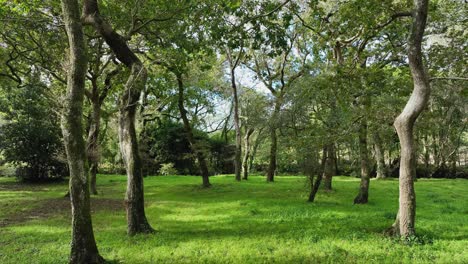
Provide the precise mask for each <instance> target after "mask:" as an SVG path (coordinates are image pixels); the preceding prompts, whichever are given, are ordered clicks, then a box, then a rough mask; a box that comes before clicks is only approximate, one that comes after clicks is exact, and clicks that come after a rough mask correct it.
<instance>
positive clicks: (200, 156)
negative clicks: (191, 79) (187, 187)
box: [176, 74, 211, 188]
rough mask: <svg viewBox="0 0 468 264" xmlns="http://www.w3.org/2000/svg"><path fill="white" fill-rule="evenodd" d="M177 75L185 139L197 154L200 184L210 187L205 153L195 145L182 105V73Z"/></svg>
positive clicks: (179, 104) (185, 111)
mask: <svg viewBox="0 0 468 264" xmlns="http://www.w3.org/2000/svg"><path fill="white" fill-rule="evenodd" d="M176 77H177V84H178V86H179V98H178V106H179V112H180V116H181V118H182V122H183V123H184V129H185V133H186V135H187V140H188V142H189V144H190V148H191V149H192V152H193V153H194V154H195V155H196V156H197V160H198V165H199V166H200V171H201V174H202V179H203V183H202V186H203V187H205V188H207V187H210V186H211V184H210V177H209V176H210V175H209V171H208V165H207V164H206V158H205V154H204V153H203V151H202V150H200V149H199V148H198V146H197V142H196V141H195V138H194V136H193V131H192V126H191V125H190V121H189V119H188V117H187V110H186V109H185V106H184V83H183V81H182V75H181V74H176Z"/></svg>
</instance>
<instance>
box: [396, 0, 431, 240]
mask: <svg viewBox="0 0 468 264" xmlns="http://www.w3.org/2000/svg"><path fill="white" fill-rule="evenodd" d="M413 3H414V11H413V13H412V17H413V23H412V27H411V32H410V36H409V39H408V61H409V66H410V70H411V75H412V78H413V85H414V87H413V92H412V94H411V96H410V98H409V100H408V102H407V103H406V105H405V108H404V109H403V111H402V112H401V114H400V115H399V116H398V117H397V118H396V120H395V123H394V126H395V129H396V131H397V133H398V138H399V139H400V146H401V150H400V155H401V158H400V182H399V185H400V186H399V187H400V195H399V197H400V198H399V210H398V219H397V221H398V222H399V230H398V231H399V235H400V236H402V237H405V238H407V237H410V236H412V235H414V234H415V216H416V193H415V191H414V179H415V178H416V168H415V149H414V138H413V128H414V123H415V122H416V119H417V118H418V117H419V115H420V114H421V112H422V111H423V110H424V108H425V107H426V105H427V102H428V100H429V96H430V86H429V79H428V77H427V75H426V71H425V69H424V65H423V60H422V51H421V43H422V38H423V35H424V30H425V27H426V20H427V12H428V0H414V1H413Z"/></svg>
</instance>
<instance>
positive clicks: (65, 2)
mask: <svg viewBox="0 0 468 264" xmlns="http://www.w3.org/2000/svg"><path fill="white" fill-rule="evenodd" d="M62 11H63V18H64V22H65V29H66V31H67V35H68V42H69V45H70V48H69V63H68V73H67V98H66V103H65V109H64V113H63V117H62V132H63V139H64V143H65V150H66V153H67V158H68V166H69V169H70V190H69V193H70V200H71V211H72V241H71V253H70V259H69V261H70V263H103V262H104V259H103V258H102V257H101V256H100V255H99V252H98V249H97V246H96V241H95V239H94V233H93V225H92V221H91V211H90V198H89V186H88V184H89V183H88V171H87V166H86V149H85V142H84V139H83V124H82V121H81V120H82V116H83V99H84V90H85V75H86V70H87V60H86V47H85V41H84V37H83V29H82V25H81V21H80V13H79V6H78V1H76V0H62Z"/></svg>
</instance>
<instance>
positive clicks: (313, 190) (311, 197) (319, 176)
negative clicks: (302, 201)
mask: <svg viewBox="0 0 468 264" xmlns="http://www.w3.org/2000/svg"><path fill="white" fill-rule="evenodd" d="M327 159H329V156H328V151H327V148H326V147H324V148H323V150H322V162H321V164H320V167H321V168H320V170H319V171H318V173H317V178H316V179H315V182H314V181H313V178H314V177H313V176H311V177H310V184H311V189H310V194H309V199H308V200H307V201H308V202H313V201H315V196H316V195H317V192H318V190H319V187H320V183H321V182H322V178H323V174H324V169H325V166H326V163H327Z"/></svg>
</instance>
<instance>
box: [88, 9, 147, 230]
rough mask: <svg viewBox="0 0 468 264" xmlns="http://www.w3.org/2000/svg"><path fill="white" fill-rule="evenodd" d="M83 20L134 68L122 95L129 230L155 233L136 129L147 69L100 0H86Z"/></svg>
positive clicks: (121, 126) (121, 127)
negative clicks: (105, 13) (106, 18)
mask: <svg viewBox="0 0 468 264" xmlns="http://www.w3.org/2000/svg"><path fill="white" fill-rule="evenodd" d="M83 21H84V22H85V23H86V24H89V25H92V26H93V27H94V29H95V30H96V31H97V32H98V33H99V34H100V35H101V36H102V37H103V38H104V41H105V42H106V44H107V45H108V46H109V47H110V49H111V50H112V51H113V53H114V54H115V56H116V57H117V59H119V61H121V62H122V63H123V64H124V65H125V66H126V67H127V68H129V69H130V76H129V78H128V80H127V83H126V84H125V90H124V92H123V94H122V96H121V98H120V106H119V107H120V111H119V142H120V151H121V153H122V158H123V160H124V164H125V167H126V171H127V191H126V195H125V203H126V210H127V232H128V234H129V235H135V234H138V233H151V232H153V231H154V230H153V228H152V227H151V226H150V224H149V223H148V220H147V219H146V214H145V208H144V193H143V175H142V168H141V166H142V164H141V158H140V154H139V151H138V141H137V135H136V131H135V114H136V111H137V107H138V100H139V98H140V94H141V91H142V90H144V88H145V86H146V80H147V72H146V68H145V67H144V65H143V63H142V62H141V61H140V59H139V58H138V57H137V56H136V55H135V53H134V52H133V51H132V50H131V49H130V48H129V46H128V45H127V43H126V41H125V38H123V37H122V36H121V35H119V34H118V33H117V32H116V31H115V30H114V29H113V28H112V26H111V25H110V24H108V23H107V22H106V21H104V19H103V18H102V17H101V15H100V13H99V8H98V2H97V1H96V0H85V1H84V8H83Z"/></svg>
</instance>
